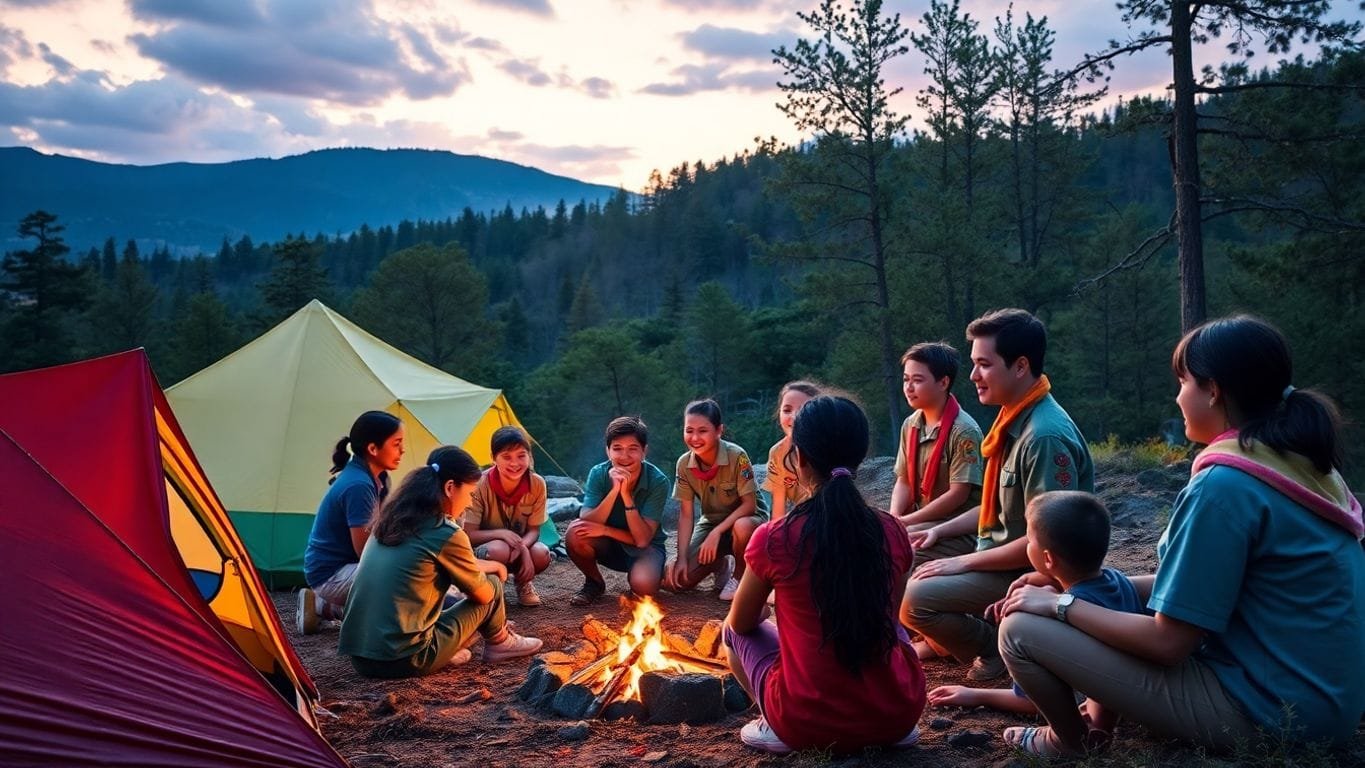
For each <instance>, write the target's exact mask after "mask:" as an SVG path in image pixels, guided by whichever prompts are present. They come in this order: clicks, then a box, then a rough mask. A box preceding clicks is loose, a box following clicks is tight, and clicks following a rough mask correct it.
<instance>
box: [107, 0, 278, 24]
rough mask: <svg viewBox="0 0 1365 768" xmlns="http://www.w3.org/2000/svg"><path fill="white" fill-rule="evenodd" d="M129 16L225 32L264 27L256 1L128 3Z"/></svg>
mask: <svg viewBox="0 0 1365 768" xmlns="http://www.w3.org/2000/svg"><path fill="white" fill-rule="evenodd" d="M128 7H129V10H131V11H132V12H133V17H134V18H137V19H142V20H144V21H172V22H173V21H191V22H198V23H200V24H206V25H209V26H215V27H226V28H228V29H252V28H257V27H262V26H265V24H266V17H265V15H264V13H262V9H261V7H260V3H259V2H224V0H129V2H128Z"/></svg>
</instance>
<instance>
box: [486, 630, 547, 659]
mask: <svg viewBox="0 0 1365 768" xmlns="http://www.w3.org/2000/svg"><path fill="white" fill-rule="evenodd" d="M542 645H544V643H542V642H541V641H540V640H539V639H538V638H534V637H522V636H521V635H518V634H517V633H516V632H513V631H512V630H510V629H509V630H507V637H506V638H505V639H504V640H503V641H502V642H501V643H487V642H485V643H484V644H483V660H484V661H490V662H496V661H507V660H508V659H519V658H521V657H522V656H530V655H531V654H533V653H535V652H536V651H538V650H540V647H541V646H542Z"/></svg>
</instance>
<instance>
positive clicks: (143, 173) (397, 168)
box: [0, 147, 615, 253]
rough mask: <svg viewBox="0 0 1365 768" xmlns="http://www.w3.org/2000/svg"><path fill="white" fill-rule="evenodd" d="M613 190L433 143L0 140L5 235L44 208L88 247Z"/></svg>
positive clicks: (194, 239)
mask: <svg viewBox="0 0 1365 768" xmlns="http://www.w3.org/2000/svg"><path fill="white" fill-rule="evenodd" d="M614 191H615V190H614V189H613V188H612V187H607V186H603V185H600V184H589V183H586V182H582V181H578V180H576V179H571V178H568V177H565V176H556V175H554V174H551V173H546V172H545V171H541V170H539V169H536V168H530V167H527V166H523V165H517V164H515V163H510V162H507V161H504V160H494V159H491V158H487V157H480V156H478V155H459V154H455V153H453V152H444V151H438V150H424V149H387V150H381V149H365V148H341V149H322V150H317V151H314V152H308V153H306V154H302V155H293V156H290V157H283V158H279V159H277V160H272V159H255V160H236V161H233V162H228V163H167V164H164V165H145V166H144V165H114V164H109V163H100V162H95V161H91V160H82V159H79V158H74V157H65V156H62V155H46V154H43V153H41V152H38V151H36V150H33V149H30V148H28V147H0V244H8V245H7V246H6V247H13V242H12V241H13V239H14V238H15V237H16V235H15V228H16V227H17V225H18V222H19V220H20V219H22V218H23V217H24V215H25V214H27V213H29V212H31V211H34V210H38V209H40V208H41V209H44V210H47V211H49V212H51V213H55V214H57V216H58V217H59V221H60V223H62V224H64V225H65V226H66V232H65V233H64V237H65V238H66V241H67V243H69V244H70V245H71V247H72V250H73V251H75V252H77V253H80V252H83V251H85V250H87V249H89V248H90V247H91V246H98V245H99V244H101V243H103V242H104V239H105V238H107V237H110V236H112V237H114V238H115V239H116V240H117V241H118V243H119V247H120V249H122V244H123V242H124V241H126V240H127V239H129V238H136V239H138V240H141V241H164V242H165V243H167V244H168V245H169V246H170V247H171V249H172V250H173V251H180V252H185V251H186V250H192V249H194V248H199V249H202V250H204V251H205V252H209V253H212V252H215V251H217V249H218V247H219V245H220V243H221V242H222V239H223V238H224V237H227V238H228V239H230V240H234V241H235V240H237V239H239V238H240V237H241V236H242V235H250V236H251V238H252V239H253V240H256V241H262V240H271V241H273V240H277V239H279V238H281V237H283V236H284V235H285V234H286V233H295V234H297V233H299V232H306V233H308V234H309V235H312V234H314V233H317V232H322V233H324V234H328V235H333V234H337V233H342V234H345V233H348V232H351V231H353V230H355V229H358V228H359V227H360V225H361V224H369V225H370V226H371V227H378V226H382V225H384V224H397V223H398V222H399V221H401V220H403V219H410V220H417V219H428V220H431V219H437V220H440V219H445V218H446V217H448V216H450V217H458V216H459V215H460V212H461V211H463V210H464V208H466V207H469V208H472V209H474V210H475V211H481V212H487V211H494V210H501V209H502V208H503V207H504V206H507V205H511V206H512V209H513V210H515V211H517V212H518V213H519V212H520V211H521V209H522V208H523V207H524V208H528V209H531V210H534V209H535V208H536V206H544V207H545V209H546V210H547V211H550V210H553V208H554V206H555V205H556V204H557V203H558V201H559V200H561V199H562V200H564V201H565V202H566V203H568V205H569V206H570V207H572V206H573V205H574V204H575V203H577V202H578V201H579V200H588V201H593V200H605V199H606V198H607V197H608V196H610V195H611V194H612V193H613V192H614Z"/></svg>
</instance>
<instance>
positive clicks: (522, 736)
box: [272, 460, 1365, 768]
mask: <svg viewBox="0 0 1365 768" xmlns="http://www.w3.org/2000/svg"><path fill="white" fill-rule="evenodd" d="M873 462H874V463H871V464H872V465H871V466H866V467H865V470H866V471H864V472H860V475H861V477H862V478H864V480H863V483H862V484H863V485H864V493H865V494H866V495H867V496H868V497H869V500H870V501H872V502H873V503H874V504H881V505H883V506H884V505H885V503H886V500H887V499H888V498H889V494H890V489H889V486H888V484H887V482H886V471H885V469H886V468H885V467H881V466H880V463H884V460H883V461H881V462H879V461H878V460H873ZM1103 469H1104V468H1103V467H1101V470H1103ZM1181 471H1182V470H1180V468H1175V469H1174V470H1172V471H1168V472H1158V473H1155V474H1153V473H1147V474H1146V476H1144V475H1142V474H1138V475H1137V476H1136V479H1135V478H1134V477H1133V476H1130V475H1128V474H1125V473H1123V472H1121V471H1118V472H1108V473H1106V472H1103V471H1101V472H1100V473H1099V474H1100V478H1101V479H1100V483H1099V486H1100V487H1099V488H1098V490H1099V492H1100V493H1101V495H1102V496H1104V497H1106V501H1107V502H1108V503H1109V504H1110V506H1111V507H1117V508H1116V509H1115V510H1114V517H1115V522H1116V527H1115V529H1114V536H1113V545H1112V548H1111V555H1110V560H1109V563H1110V564H1111V565H1113V566H1115V567H1117V568H1119V569H1120V570H1123V571H1125V572H1128V573H1132V574H1137V573H1150V572H1151V571H1152V570H1153V568H1154V567H1155V563H1156V559H1155V543H1156V540H1157V538H1158V537H1159V536H1160V533H1161V529H1162V526H1164V524H1165V515H1166V514H1167V512H1168V510H1169V505H1170V501H1171V500H1172V499H1173V498H1174V494H1175V491H1176V490H1178V488H1179V487H1180V484H1181V483H1182V482H1183V477H1182V475H1181ZM1183 471H1185V472H1187V471H1188V470H1187V469H1185V470H1183ZM536 583H537V585H538V587H539V591H540V594H541V596H542V598H544V601H545V604H544V605H542V606H539V607H528V608H522V607H520V606H517V605H515V600H514V599H513V600H512V601H511V603H510V604H509V616H510V618H511V619H512V620H513V621H515V622H516V625H517V631H518V632H520V633H522V634H526V635H531V636H534V637H539V638H541V639H542V640H544V641H545V649H546V650H554V649H561V648H564V647H566V646H568V645H570V644H572V643H574V642H576V641H578V640H580V639H582V638H581V634H580V631H579V626H580V625H581V623H582V620H583V616H584V615H585V614H586V613H593V614H594V615H596V616H597V618H599V619H602V620H603V621H605V622H606V623H607V624H609V625H612V626H620V625H623V624H624V623H625V621H626V619H627V618H628V617H627V616H626V615H625V612H624V610H623V609H621V608H619V606H618V605H617V602H616V601H615V600H613V599H608V598H611V597H614V596H615V595H616V594H618V593H619V592H620V591H621V590H623V589H624V588H625V582H624V579H623V578H622V577H621V576H620V575H618V574H611V573H610V572H608V582H607V584H608V589H609V591H608V596H607V598H604V599H603V600H602V601H601V602H599V604H598V605H595V606H592V607H591V608H588V609H583V608H574V607H571V606H569V604H568V598H569V596H570V595H571V594H573V592H574V591H575V590H577V588H578V586H579V584H580V583H581V577H580V576H579V574H578V572H577V570H576V569H575V568H574V567H573V565H572V564H571V563H569V562H568V561H567V560H561V561H557V562H556V563H554V564H552V565H551V567H550V569H549V570H548V571H547V572H545V573H544V574H542V575H541V576H540V577H538V578H537V579H536ZM272 597H273V599H274V601H275V604H276V608H277V609H278V611H279V613H280V618H281V619H282V620H283V621H284V623H285V626H286V627H287V628H288V631H289V633H290V640H291V641H292V642H293V643H294V647H295V648H296V649H297V650H298V653H299V655H300V657H301V658H302V659H303V662H304V665H305V667H307V669H308V671H309V673H310V674H311V675H312V676H313V679H314V681H315V682H316V683H317V686H318V689H319V691H320V692H321V696H322V705H323V706H324V707H325V708H326V709H327V710H328V712H330V713H331V716H327V715H322V716H321V717H320V721H321V725H322V731H323V734H324V735H325V736H326V737H327V739H328V740H329V741H330V742H331V743H332V745H333V746H334V747H335V748H336V750H337V751H338V752H340V753H341V755H342V756H344V757H345V758H346V759H347V760H349V761H350V762H351V763H352V764H353V765H355V766H366V767H368V766H375V767H378V766H421V767H422V768H442V767H444V766H481V767H482V768H498V767H499V766H552V765H553V766H560V767H565V766H674V767H676V768H684V767H693V766H696V767H700V766H777V765H783V766H807V765H828V764H837V765H840V766H855V765H856V766H862V765H867V766H899V765H939V766H993V767H995V766H999V767H1000V768H1004V767H1005V766H1012V765H1018V766H1024V765H1030V764H1031V763H1030V762H1029V761H1026V760H1022V759H1020V758H1018V757H1017V756H1016V755H1015V753H1014V752H1013V751H1012V750H1011V749H1009V748H1008V747H1006V746H1005V744H1004V743H1003V742H1002V741H1001V739H1000V732H1001V731H1002V729H1004V728H1006V727H1008V726H1011V725H1018V724H1029V723H1031V722H1033V719H1031V718H1024V717H1019V716H1014V715H1007V714H1001V713H996V712H992V711H989V710H984V709H976V710H972V711H966V710H962V709H956V708H953V709H943V710H932V709H931V710H926V712H925V716H924V719H923V720H922V721H921V732H922V737H921V740H920V743H919V745H918V746H917V747H915V748H913V749H909V750H905V751H900V752H869V753H867V754H863V755H859V756H856V757H851V758H843V759H840V758H831V757H829V756H826V755H819V754H800V755H793V756H789V757H785V758H778V757H772V756H766V755H763V754H761V753H758V752H755V751H752V750H749V749H748V748H746V747H744V746H743V745H742V744H741V743H740V742H739V739H738V732H739V729H740V727H741V726H743V725H744V723H745V722H746V721H747V720H748V719H750V718H751V717H754V716H755V715H756V713H755V712H752V711H751V712H747V713H741V714H736V715H731V716H729V717H727V718H726V719H724V720H722V721H720V722H716V723H711V724H707V725H695V726H687V725H682V726H678V725H669V726H665V725H642V724H638V723H635V722H633V721H628V720H627V721H618V722H610V723H609V722H597V721H593V722H591V724H590V734H589V736H588V738H586V739H584V740H581V741H571V740H568V739H566V738H565V737H563V736H561V735H560V729H562V728H565V727H566V726H569V725H572V722H571V721H568V720H564V719H560V718H557V717H554V716H546V715H542V714H539V713H537V712H534V711H533V710H531V709H530V707H529V706H528V705H526V704H524V703H522V702H521V701H519V700H518V699H517V698H516V696H515V692H516V689H517V688H518V687H519V686H520V685H521V683H522V681H523V679H524V677H525V674H526V669H527V666H528V663H529V661H528V660H518V661H513V662H507V663H503V664H496V665H489V664H483V663H482V662H480V661H478V649H479V646H478V645H476V646H475V660H474V661H473V662H471V663H469V664H467V665H464V666H459V667H451V668H448V669H446V670H444V671H442V672H440V673H438V674H435V675H432V676H430V677H427V678H422V679H417V680H402V681H376V680H368V679H365V678H362V677H360V676H359V675H358V674H356V673H355V671H354V670H353V669H352V668H351V664H350V662H349V660H347V659H345V658H342V657H339V656H338V655H337V653H336V644H337V625H335V624H330V625H329V624H324V629H323V630H322V631H321V632H320V633H319V634H316V635H312V636H308V637H300V636H297V635H296V634H295V633H294V631H293V627H294V612H295V600H294V597H293V595H292V594H291V593H286V592H277V593H274V594H273V595H272ZM659 603H660V604H661V605H662V607H663V608H664V610H665V611H666V612H667V616H666V618H665V619H664V627H665V628H666V629H669V630H672V631H676V632H679V633H680V634H683V635H685V636H688V637H695V635H696V633H697V632H698V630H699V629H700V628H701V625H702V624H703V623H704V622H705V621H707V620H708V619H718V618H723V617H724V615H725V611H726V606H727V604H726V603H722V602H720V601H719V600H717V599H716V597H715V595H714V594H713V593H711V592H710V591H707V590H705V589H703V590H702V591H699V592H694V593H691V594H685V595H673V594H669V593H664V594H663V595H661V597H660V598H659ZM963 671H964V670H963V668H962V667H961V666H959V665H956V664H954V663H951V662H944V661H930V662H926V663H925V673H926V677H927V679H928V684H929V687H930V688H932V687H934V686H937V685H946V684H960V683H962V682H964V678H963ZM967 731H975V732H979V733H977V734H976V737H977V738H979V739H980V740H981V741H983V742H984V743H981V744H979V745H975V746H953V745H952V744H950V743H949V739H950V738H951V737H958V738H961V736H960V735H961V734H963V733H964V732H967ZM967 738H968V740H970V739H971V737H970V736H968V737H967ZM955 740H956V739H955ZM1117 744H1118V745H1119V747H1118V748H1116V749H1113V750H1111V751H1110V752H1109V753H1108V755H1106V756H1105V757H1103V758H1101V759H1098V760H1096V759H1093V758H1092V760H1090V761H1087V764H1094V765H1113V766H1120V765H1122V766H1129V765H1149V764H1163V765H1171V766H1175V765H1189V764H1193V763H1199V762H1209V761H1207V759H1206V758H1204V757H1203V756H1202V755H1200V754H1198V753H1196V752H1194V751H1193V750H1189V749H1186V748H1182V747H1181V746H1179V745H1175V744H1163V743H1161V742H1159V741H1156V740H1154V739H1152V738H1151V737H1150V735H1149V734H1147V733H1146V732H1145V730H1144V729H1142V728H1140V727H1136V726H1135V727H1125V726H1123V725H1120V727H1119V733H1118V736H1117ZM1336 761H1337V762H1338V763H1339V764H1341V765H1361V764H1365V737H1362V738H1358V739H1357V742H1356V749H1354V750H1353V751H1352V753H1351V754H1350V755H1345V756H1337V757H1336ZM1239 762H1240V761H1237V760H1232V761H1227V760H1222V761H1211V764H1218V765H1233V764H1238V763H1239ZM1256 762H1260V763H1261V764H1278V763H1277V762H1276V761H1270V762H1267V760H1266V759H1265V758H1264V756H1258V758H1257V760H1256ZM1300 764H1301V763H1300Z"/></svg>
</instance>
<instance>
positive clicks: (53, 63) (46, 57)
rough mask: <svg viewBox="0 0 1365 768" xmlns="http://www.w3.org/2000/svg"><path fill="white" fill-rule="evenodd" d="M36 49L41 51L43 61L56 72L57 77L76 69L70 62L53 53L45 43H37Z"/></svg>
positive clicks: (66, 74)
mask: <svg viewBox="0 0 1365 768" xmlns="http://www.w3.org/2000/svg"><path fill="white" fill-rule="evenodd" d="M38 50H39V51H41V52H42V57H43V61H45V62H47V65H48V66H49V67H52V71H54V72H56V73H57V75H58V76H59V77H66V76H68V75H70V74H71V73H72V72H74V71H76V68H75V67H74V66H72V65H71V62H69V61H67V60H66V59H64V58H62V57H61V56H58V55H57V54H55V53H53V52H52V49H51V48H49V47H48V45H47V43H38Z"/></svg>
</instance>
